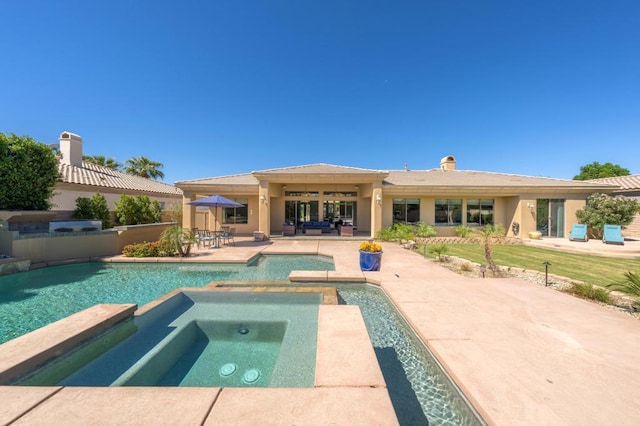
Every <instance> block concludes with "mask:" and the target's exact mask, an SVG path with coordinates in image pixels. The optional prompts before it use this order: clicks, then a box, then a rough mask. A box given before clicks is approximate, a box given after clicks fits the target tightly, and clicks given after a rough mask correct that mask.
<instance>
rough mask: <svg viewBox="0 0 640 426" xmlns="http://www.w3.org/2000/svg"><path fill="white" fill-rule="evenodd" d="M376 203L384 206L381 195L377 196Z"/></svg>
mask: <svg viewBox="0 0 640 426" xmlns="http://www.w3.org/2000/svg"><path fill="white" fill-rule="evenodd" d="M376 202H377V203H378V204H382V196H381V195H380V194H378V195H376Z"/></svg>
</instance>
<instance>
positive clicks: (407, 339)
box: [338, 285, 483, 426]
mask: <svg viewBox="0 0 640 426" xmlns="http://www.w3.org/2000/svg"><path fill="white" fill-rule="evenodd" d="M338 293H339V295H340V297H341V298H342V300H343V301H344V302H346V303H347V304H349V305H358V306H359V307H360V311H361V312H362V317H363V318H364V321H365V324H366V326H367V331H368V332H369V337H370V339H371V343H372V345H373V347H374V350H375V353H376V357H377V358H378V364H380V369H381V370H382V374H383V376H384V380H385V382H386V383H387V389H388V390H389V395H390V397H391V402H392V404H393V407H394V409H395V411H396V415H397V416H398V420H399V421H400V424H403V425H404V424H406V425H417V424H428V425H430V426H435V425H481V424H483V422H482V421H481V420H480V418H479V417H478V416H477V415H476V413H474V412H473V411H472V409H471V408H470V406H469V404H468V402H467V401H466V400H465V399H464V398H463V397H462V395H461V394H460V392H458V390H457V389H456V388H455V387H454V385H453V383H452V382H451V380H450V379H449V378H448V377H447V376H446V374H445V373H444V371H443V370H442V369H441V367H440V366H439V365H438V364H437V362H436V360H435V359H434V358H433V356H432V355H431V354H430V353H429V352H428V350H427V349H426V348H425V347H424V345H423V344H422V342H421V341H420V340H419V339H418V337H417V336H416V335H415V334H414V333H413V331H412V330H411V328H410V327H409V326H408V325H407V324H406V323H405V321H404V319H403V318H402V317H401V316H400V314H399V313H398V311H397V310H396V308H395V306H393V304H392V303H391V301H389V299H388V298H387V296H386V295H385V294H384V293H383V292H382V291H381V290H380V289H377V288H373V287H371V286H368V285H348V286H344V285H343V286H338Z"/></svg>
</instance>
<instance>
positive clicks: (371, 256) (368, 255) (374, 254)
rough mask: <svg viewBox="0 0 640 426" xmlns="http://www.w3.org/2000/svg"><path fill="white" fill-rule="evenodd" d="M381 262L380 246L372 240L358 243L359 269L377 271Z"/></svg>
mask: <svg viewBox="0 0 640 426" xmlns="http://www.w3.org/2000/svg"><path fill="white" fill-rule="evenodd" d="M381 264H382V246H381V245H380V244H376V243H374V242H373V241H365V242H363V243H361V244H360V269H361V270H363V271H379V270H380V265H381Z"/></svg>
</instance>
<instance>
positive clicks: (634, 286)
mask: <svg viewBox="0 0 640 426" xmlns="http://www.w3.org/2000/svg"><path fill="white" fill-rule="evenodd" d="M605 287H607V288H608V289H609V290H613V291H619V292H622V293H625V294H628V295H629V296H631V297H632V298H633V299H634V300H635V301H636V302H637V303H640V274H634V273H633V272H631V271H627V272H625V273H624V280H622V281H619V282H616V283H611V284H605Z"/></svg>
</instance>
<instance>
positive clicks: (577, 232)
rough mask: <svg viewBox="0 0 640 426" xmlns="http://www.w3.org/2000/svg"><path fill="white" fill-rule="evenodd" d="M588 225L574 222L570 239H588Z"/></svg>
mask: <svg viewBox="0 0 640 426" xmlns="http://www.w3.org/2000/svg"><path fill="white" fill-rule="evenodd" d="M588 239H589V237H587V225H585V224H584V223H574V224H573V226H572V227H571V232H570V233H569V240H571V241H585V242H586V241H587V240H588Z"/></svg>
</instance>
